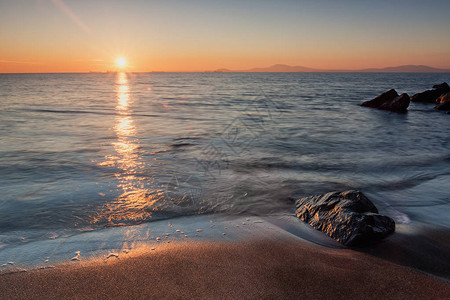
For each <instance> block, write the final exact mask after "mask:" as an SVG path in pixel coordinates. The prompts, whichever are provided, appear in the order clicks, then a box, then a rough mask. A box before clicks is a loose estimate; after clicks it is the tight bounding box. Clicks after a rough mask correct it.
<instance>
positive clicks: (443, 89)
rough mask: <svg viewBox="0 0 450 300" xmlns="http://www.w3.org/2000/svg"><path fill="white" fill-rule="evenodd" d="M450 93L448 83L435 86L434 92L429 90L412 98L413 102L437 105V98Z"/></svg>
mask: <svg viewBox="0 0 450 300" xmlns="http://www.w3.org/2000/svg"><path fill="white" fill-rule="evenodd" d="M448 92H450V87H449V86H448V84H447V83H446V82H443V83H441V84H436V85H433V89H432V90H427V91H425V92H422V93H418V94H415V95H414V96H412V97H411V101H412V102H423V103H436V100H437V98H439V97H440V96H442V95H443V94H446V93H448Z"/></svg>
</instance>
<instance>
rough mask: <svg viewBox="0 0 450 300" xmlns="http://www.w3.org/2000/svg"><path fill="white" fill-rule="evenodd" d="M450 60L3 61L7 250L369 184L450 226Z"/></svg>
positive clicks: (397, 207)
mask: <svg viewBox="0 0 450 300" xmlns="http://www.w3.org/2000/svg"><path fill="white" fill-rule="evenodd" d="M443 81H447V82H450V74H381V73H373V74H367V73H366V74H357V73H138V74H126V73H117V74H93V73H92V74H0V251H2V248H8V247H12V246H14V245H17V244H23V243H28V242H33V241H39V240H46V239H54V238H57V237H59V236H68V235H75V234H78V233H80V232H83V231H88V230H89V231H90V230H104V229H105V228H107V227H113V226H132V225H137V224H141V223H146V222H153V221H156V220H163V219H170V218H175V217H180V216H191V215H198V214H217V213H221V214H225V215H230V216H233V215H259V216H265V215H271V214H294V210H295V208H294V203H293V199H296V198H299V197H302V196H308V195H312V194H317V193H326V192H329V191H335V190H345V189H359V190H361V191H363V192H364V193H366V194H367V195H368V196H369V198H370V199H371V200H373V202H374V203H375V204H376V206H377V207H378V208H379V210H380V211H381V212H382V213H384V214H386V215H389V216H391V217H392V218H394V219H395V221H396V223H397V224H398V225H402V226H403V225H404V226H409V224H426V225H427V226H428V227H430V228H436V229H437V230H444V231H446V232H448V229H449V227H450V213H449V211H450V189H449V184H448V183H449V181H450V138H449V128H450V127H449V126H450V116H449V115H446V114H445V113H443V112H438V111H435V110H434V109H433V106H432V105H427V104H418V103H411V105H410V107H409V110H408V113H405V114H396V113H390V112H386V111H379V110H374V109H369V108H364V107H360V106H359V104H360V103H361V102H363V101H364V100H368V99H371V98H373V97H375V96H377V95H378V94H380V93H382V92H384V91H386V90H388V89H391V88H395V89H396V90H397V91H398V92H399V93H403V92H406V93H408V94H410V95H412V94H414V93H417V92H420V91H423V90H426V89H429V88H431V86H433V85H434V84H437V83H441V82H443Z"/></svg>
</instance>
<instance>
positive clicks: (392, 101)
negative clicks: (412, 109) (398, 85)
mask: <svg viewBox="0 0 450 300" xmlns="http://www.w3.org/2000/svg"><path fill="white" fill-rule="evenodd" d="M361 106H366V107H371V108H377V109H383V110H390V111H395V112H405V111H406V109H407V108H408V106H409V96H408V94H401V95H400V96H399V95H398V93H397V92H396V91H395V90H394V89H392V90H389V91H387V92H385V93H383V94H381V95H379V96H378V97H376V98H375V99H372V100H370V101H366V102H363V103H362V104H361Z"/></svg>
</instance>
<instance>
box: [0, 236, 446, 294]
mask: <svg viewBox="0 0 450 300" xmlns="http://www.w3.org/2000/svg"><path fill="white" fill-rule="evenodd" d="M0 290H1V291H2V299H62V298H64V299H94V298H95V299H111V298H115V299H125V298H128V299H144V298H145V299H148V298H184V299H186V298H193V297H194V298H209V299H213V298H214V299H218V298H228V299H231V298H245V299H250V298H253V299H255V298H283V299H300V298H301V299H305V298H307V299H312V298H314V299H349V298H350V299H356V298H359V299H360V298H364V299H369V298H370V299H380V298H385V297H389V298H391V299H392V298H395V299H411V298H416V299H445V298H448V296H449V295H450V285H449V284H448V283H445V282H443V281H441V280H438V279H434V278H432V277H430V276H427V275H424V274H421V273H419V272H416V271H414V270H412V269H409V268H406V267H403V266H399V265H396V264H393V263H390V262H387V261H384V260H381V259H379V258H375V257H373V256H370V255H367V254H363V253H359V252H355V251H353V250H349V249H330V248H325V247H322V246H318V245H314V244H311V243H308V242H304V241H301V240H292V239H291V240H289V239H283V240H280V239H277V240H275V239H273V240H270V239H264V240H249V241H235V242H178V243H177V242H174V243H168V244H164V245H162V246H160V247H158V248H157V249H155V250H151V248H143V249H141V250H140V251H139V252H138V253H135V254H134V255H129V256H127V257H120V259H113V260H108V261H107V262H105V261H104V260H102V259H94V260H90V261H86V262H80V263H79V264H71V265H68V264H66V265H60V266H57V267H55V268H52V269H43V270H34V271H28V272H18V273H9V274H3V275H1V276H0Z"/></svg>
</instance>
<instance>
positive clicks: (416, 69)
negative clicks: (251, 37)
mask: <svg viewBox="0 0 450 300" xmlns="http://www.w3.org/2000/svg"><path fill="white" fill-rule="evenodd" d="M214 72H263V73H264V72H279V73H292V72H355V73H356V72H366V73H376V72H380V73H383V72H385V73H450V69H438V68H433V67H429V66H423V65H405V66H397V67H386V68H369V69H358V70H333V69H314V68H308V67H303V66H289V65H282V64H277V65H273V66H270V67H266V68H253V69H248V70H229V69H218V70H215V71H214Z"/></svg>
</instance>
